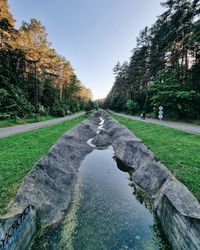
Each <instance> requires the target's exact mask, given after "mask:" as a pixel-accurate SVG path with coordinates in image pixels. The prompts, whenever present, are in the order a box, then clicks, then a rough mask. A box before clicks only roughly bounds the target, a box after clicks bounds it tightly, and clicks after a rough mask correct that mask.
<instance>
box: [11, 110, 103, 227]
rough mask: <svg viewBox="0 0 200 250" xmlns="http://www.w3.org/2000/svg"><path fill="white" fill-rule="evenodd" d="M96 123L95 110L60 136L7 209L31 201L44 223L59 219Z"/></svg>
mask: <svg viewBox="0 0 200 250" xmlns="http://www.w3.org/2000/svg"><path fill="white" fill-rule="evenodd" d="M98 122H99V115H98V113H96V114H94V115H92V116H91V117H90V118H89V119H88V120H86V121H84V122H82V123H81V124H80V125H78V126H76V127H75V128H73V129H72V130H70V131H69V132H67V133H65V134H64V135H63V136H62V138H61V139H60V140H59V141H58V142H57V143H56V144H55V145H54V146H53V147H52V148H51V149H50V150H49V152H48V153H47V155H45V156H44V157H43V158H42V159H41V160H40V161H39V162H38V163H36V165H35V166H34V167H33V169H32V170H31V171H30V172H29V173H28V174H27V176H26V177H25V178H24V179H23V182H22V184H21V186H20V189H19V191H18V193H17V195H16V197H15V198H14V199H13V201H12V202H11V204H10V206H9V207H10V211H11V212H15V211H16V210H17V209H19V207H20V208H25V207H26V206H27V205H29V204H31V205H33V206H34V207H35V208H36V210H37V213H38V215H39V217H40V218H41V223H42V225H44V226H46V225H49V224H52V223H55V222H57V221H59V220H60V219H61V218H62V216H63V212H64V210H66V209H67V208H68V205H69V203H70V200H71V195H72V191H73V188H74V184H75V181H76V177H77V171H78V168H79V166H80V164H81V162H82V160H83V159H84V157H85V156H86V155H87V154H88V153H90V152H91V151H92V147H90V146H89V145H88V144H87V140H88V139H90V138H91V137H94V136H95V134H96V129H97V126H98Z"/></svg>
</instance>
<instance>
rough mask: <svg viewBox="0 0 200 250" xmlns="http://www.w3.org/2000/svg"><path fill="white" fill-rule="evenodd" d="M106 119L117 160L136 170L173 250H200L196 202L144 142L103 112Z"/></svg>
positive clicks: (136, 180)
mask: <svg viewBox="0 0 200 250" xmlns="http://www.w3.org/2000/svg"><path fill="white" fill-rule="evenodd" d="M102 116H103V117H104V119H105V122H104V128H105V131H104V132H102V134H103V133H106V134H107V135H109V137H110V139H111V142H112V145H113V148H114V150H115V154H116V157H118V158H119V159H120V160H121V161H122V162H124V163H125V164H126V165H127V166H129V167H131V168H132V169H133V172H132V180H133V182H134V183H135V184H136V186H137V187H138V188H139V189H141V190H142V191H143V192H145V193H146V194H147V196H148V197H149V199H150V200H151V203H152V206H153V208H154V211H155V213H156V215H157V217H158V219H159V221H160V222H161V225H162V228H163V230H164V232H165V234H166V236H167V237H168V239H169V242H170V243H171V244H172V247H173V249H177V250H190V249H191V250H199V249H200V204H199V203H198V201H197V200H196V198H195V197H194V196H193V195H192V193H191V192H189V190H188V189H187V188H186V187H185V186H184V185H183V184H182V183H180V182H179V181H178V180H176V178H175V177H174V176H173V175H172V173H171V172H170V171H169V170H168V169H167V167H165V166H164V165H163V164H161V163H160V162H158V161H156V159H155V157H154V155H153V153H152V152H151V151H150V150H149V149H148V148H147V147H146V146H145V145H144V144H143V143H142V141H141V140H140V139H138V138H137V137H136V136H135V135H134V134H132V133H131V132H130V131H129V130H128V129H127V128H126V127H124V126H123V125H121V124H119V123H118V122H117V121H116V120H114V119H112V118H111V117H110V116H109V115H108V114H107V113H106V112H104V111H102ZM104 137H105V136H104ZM107 141H109V140H108V139H107Z"/></svg>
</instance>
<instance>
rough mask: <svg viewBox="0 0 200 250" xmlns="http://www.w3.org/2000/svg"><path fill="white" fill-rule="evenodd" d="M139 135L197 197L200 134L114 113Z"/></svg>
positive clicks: (199, 173)
mask: <svg viewBox="0 0 200 250" xmlns="http://www.w3.org/2000/svg"><path fill="white" fill-rule="evenodd" d="M113 117H114V118H115V119H116V120H118V121H119V122H120V123H122V124H123V125H125V126H126V127H127V128H128V129H130V130H131V131H132V132H133V133H134V134H136V136H138V137H139V138H141V139H142V140H143V141H144V143H145V144H146V146H147V147H149V148H150V149H151V150H152V151H153V153H154V154H155V156H156V157H157V158H158V159H159V160H160V161H161V162H162V163H164V164H165V165H166V166H167V167H168V168H169V169H170V170H171V171H172V172H173V174H175V176H176V177H177V178H178V179H179V180H180V181H181V182H183V183H184V184H185V185H186V186H187V187H188V188H189V190H190V191H191V192H192V193H193V194H194V195H195V196H196V198H197V199H198V200H199V201H200V182H199V179H200V167H199V166H200V140H199V135H193V134H189V133H186V132H183V131H180V130H177V129H172V128H168V127H164V126H160V125H155V124H149V123H144V122H140V121H135V120H131V119H126V118H123V117H120V116H116V115H113Z"/></svg>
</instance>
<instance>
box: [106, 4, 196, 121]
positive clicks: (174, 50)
mask: <svg viewBox="0 0 200 250" xmlns="http://www.w3.org/2000/svg"><path fill="white" fill-rule="evenodd" d="M162 6H163V7H164V12H163V14H161V15H160V16H159V17H158V19H157V21H156V22H155V23H154V24H153V25H152V26H151V27H149V28H148V27H145V28H144V29H143V30H142V31H141V32H140V34H139V36H138V37H137V40H136V47H135V48H134V49H133V51H132V55H131V58H130V61H129V62H128V63H127V62H126V63H125V65H124V64H121V65H120V63H117V65H116V66H115V68H114V73H115V82H114V85H113V87H112V89H111V91H110V93H109V94H108V96H107V98H106V100H105V103H104V106H105V107H108V108H111V109H114V110H117V111H129V112H130V113H139V112H148V113H151V112H154V111H157V110H158V106H159V105H162V106H163V107H164V110H165V114H166V116H169V117H176V118H186V117H188V118H199V117H200V18H199V17H200V3H199V1H198V0H167V1H164V2H162ZM131 101H132V102H131ZM131 107H132V108H131Z"/></svg>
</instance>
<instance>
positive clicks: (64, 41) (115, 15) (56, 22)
mask: <svg viewBox="0 0 200 250" xmlns="http://www.w3.org/2000/svg"><path fill="white" fill-rule="evenodd" d="M9 4H10V7H11V11H12V13H13V15H14V17H15V19H16V20H17V26H19V25H20V24H21V22H22V20H24V21H28V20H30V19H31V18H36V19H39V20H40V21H41V22H42V23H43V25H44V26H46V29H47V33H48V39H49V41H50V42H51V43H52V46H53V47H54V48H55V49H56V50H57V52H58V53H59V54H61V55H64V56H65V57H66V58H67V59H68V60H70V61H71V64H72V66H73V68H74V69H75V72H76V74H77V76H78V77H79V79H80V80H81V81H82V82H83V83H84V84H85V85H86V86H87V87H89V88H91V90H92V92H93V96H94V98H95V99H96V98H103V97H105V96H106V95H107V93H108V92H109V90H110V89H111V87H112V84H113V80H114V78H113V73H112V69H113V66H114V65H115V64H116V63H117V61H120V62H123V61H125V60H128V59H129V58H130V56H131V50H132V49H133V48H134V47H135V41H136V37H137V36H138V34H139V32H140V30H141V29H143V28H144V27H145V26H151V24H153V23H154V22H155V20H156V17H157V16H158V15H160V14H161V13H162V11H163V9H162V7H161V6H160V0H57V1H55V0H34V1H33V0H9Z"/></svg>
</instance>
